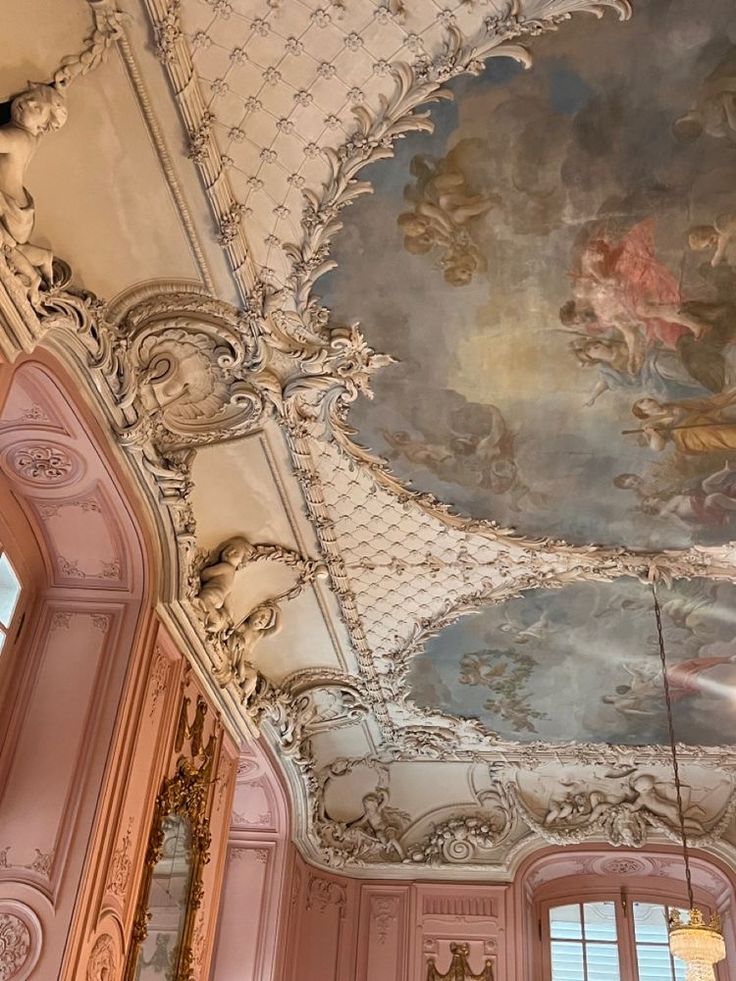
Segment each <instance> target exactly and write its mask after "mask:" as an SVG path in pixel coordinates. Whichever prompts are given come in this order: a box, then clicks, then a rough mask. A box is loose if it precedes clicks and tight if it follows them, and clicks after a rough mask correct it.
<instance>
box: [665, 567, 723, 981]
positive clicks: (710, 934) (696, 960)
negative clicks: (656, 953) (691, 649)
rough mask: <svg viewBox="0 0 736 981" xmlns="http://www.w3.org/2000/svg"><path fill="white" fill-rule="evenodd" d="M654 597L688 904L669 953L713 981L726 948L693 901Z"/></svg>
mask: <svg viewBox="0 0 736 981" xmlns="http://www.w3.org/2000/svg"><path fill="white" fill-rule="evenodd" d="M652 593H653V594H654V615H655V617H656V619H657V638H658V640H659V659H660V661H661V663H662V678H663V684H664V701H665V706H666V709H667V725H668V729H669V738H670V752H671V754H672V772H673V774H674V778H675V791H676V793H677V814H678V817H679V819H680V840H681V841H682V856H683V859H684V862H685V881H686V883H687V897H688V904H689V911H688V918H687V922H686V923H684V922H683V921H682V918H681V917H680V913H679V910H673V911H672V913H671V914H670V950H671V951H672V954H673V956H674V957H679V958H680V960H682V961H684V962H685V964H686V965H687V973H686V975H685V977H686V981H715V977H716V975H715V971H714V970H713V965H714V964H717V963H718V962H719V961H722V960H723V958H724V957H725V956H726V945H725V942H724V940H723V933H722V932H721V918H720V917H719V915H718V914H717V913H714V914H713V916H712V917H711V918H710V919H709V920H706V917H705V915H704V914H703V911H702V910H700V909H698V907H697V906H696V905H695V903H694V901H693V885H692V878H691V875H690V851H689V849H688V843H687V835H686V833H685V809H684V807H683V805H682V785H681V783H680V767H679V763H678V759H677V744H676V743H675V728H674V725H673V722H672V700H671V698H670V683H669V678H668V677H667V658H666V655H665V648H664V633H663V630H662V613H661V610H660V608H659V600H658V599H657V590H656V587H655V585H654V583H652Z"/></svg>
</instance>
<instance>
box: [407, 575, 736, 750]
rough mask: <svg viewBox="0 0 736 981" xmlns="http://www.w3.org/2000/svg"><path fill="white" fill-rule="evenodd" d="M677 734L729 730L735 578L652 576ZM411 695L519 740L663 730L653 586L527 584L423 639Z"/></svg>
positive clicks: (619, 739) (593, 738)
mask: <svg viewBox="0 0 736 981" xmlns="http://www.w3.org/2000/svg"><path fill="white" fill-rule="evenodd" d="M659 600H660V604H661V607H662V616H663V628H664V637H665V643H666V646H667V653H668V664H669V667H668V680H669V683H670V691H671V697H672V699H673V703H674V719H675V726H676V730H677V734H678V739H679V740H680V741H681V742H684V743H690V744H693V745H723V744H726V743H734V742H736V715H735V714H734V690H736V615H735V614H734V609H736V587H734V586H733V585H731V584H730V583H715V582H709V581H707V580H694V581H692V582H678V583H677V584H675V585H674V586H672V587H669V588H665V587H660V590H659ZM409 684H410V688H411V697H412V698H413V699H414V701H416V702H417V703H418V704H419V705H420V706H423V707H425V708H429V709H434V708H437V707H439V708H441V709H442V711H444V712H447V713H448V714H451V715H459V716H463V717H469V718H477V719H480V720H481V722H482V723H483V724H484V725H485V727H486V728H487V729H488V730H489V731H491V732H495V733H498V734H499V735H500V736H501V737H503V738H505V739H510V740H519V741H521V742H534V741H538V740H543V741H545V742H558V743H564V742H568V741H571V740H572V741H576V742H583V743H598V742H602V743H616V744H629V745H656V744H662V743H666V742H667V738H668V737H667V721H666V716H665V712H664V704H663V699H662V672H661V667H660V660H659V648H658V646H657V635H656V623H655V619H654V612H653V605H652V593H651V589H650V588H649V587H648V586H646V585H644V584H643V583H641V582H639V581H638V580H637V579H632V578H629V577H624V578H621V579H618V580H616V582H614V583H597V582H586V583H579V584H576V585H572V586H567V587H566V588H565V589H563V590H555V591H550V590H533V591H530V592H529V593H527V594H526V595H524V596H523V597H521V598H519V599H513V600H510V601H508V602H507V603H504V604H502V605H499V606H494V607H490V608H487V609H485V610H483V611H482V612H481V613H479V614H477V615H475V616H469V617H464V618H463V619H461V620H460V621H458V622H457V623H455V624H453V625H452V626H451V627H449V628H447V629H446V630H444V631H443V632H442V633H441V634H439V636H436V637H432V638H430V640H429V641H428V642H427V645H426V649H425V651H424V652H423V653H422V654H420V655H419V656H417V657H416V658H415V660H414V662H413V665H412V669H411V673H410V675H409Z"/></svg>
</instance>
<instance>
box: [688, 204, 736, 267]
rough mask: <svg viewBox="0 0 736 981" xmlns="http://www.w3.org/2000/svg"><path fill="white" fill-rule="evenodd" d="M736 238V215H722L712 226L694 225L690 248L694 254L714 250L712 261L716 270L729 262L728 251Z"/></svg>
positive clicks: (689, 233)
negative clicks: (735, 237)
mask: <svg viewBox="0 0 736 981" xmlns="http://www.w3.org/2000/svg"><path fill="white" fill-rule="evenodd" d="M734 236H736V214H727V215H720V216H719V217H718V218H716V220H715V221H714V222H713V224H712V225H693V227H692V228H691V229H690V231H689V232H688V235H687V240H688V244H689V246H690V248H691V249H692V250H693V251H694V252H706V251H708V250H709V249H713V256H712V258H711V260H710V264H711V266H712V267H713V268H714V269H715V267H716V266H719V265H721V263H724V262H726V261H727V254H726V253H727V251H728V248H729V246H730V244H731V242H732V241H733V238H734Z"/></svg>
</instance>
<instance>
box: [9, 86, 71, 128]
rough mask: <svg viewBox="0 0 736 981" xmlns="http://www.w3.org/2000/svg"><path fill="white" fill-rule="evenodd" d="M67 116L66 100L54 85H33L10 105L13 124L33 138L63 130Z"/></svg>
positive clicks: (17, 96)
mask: <svg viewBox="0 0 736 981" xmlns="http://www.w3.org/2000/svg"><path fill="white" fill-rule="evenodd" d="M67 115H68V113H67V107H66V99H65V97H64V96H63V95H62V93H61V92H60V91H59V90H58V89H56V88H54V86H53V85H31V86H30V87H29V88H28V89H26V91H25V92H21V93H20V95H16V97H15V98H14V99H13V100H12V101H11V103H10V118H11V120H12V122H13V123H14V124H15V125H16V126H17V127H18V128H19V129H24V130H26V132H28V133H30V134H31V136H40V135H41V134H42V133H51V132H53V131H54V130H57V129H61V127H62V126H63V125H64V123H65V122H66V120H67Z"/></svg>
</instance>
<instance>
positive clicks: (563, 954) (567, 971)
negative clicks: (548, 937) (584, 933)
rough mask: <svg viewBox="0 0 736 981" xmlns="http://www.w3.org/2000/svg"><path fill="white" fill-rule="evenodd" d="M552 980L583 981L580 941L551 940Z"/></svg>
mask: <svg viewBox="0 0 736 981" xmlns="http://www.w3.org/2000/svg"><path fill="white" fill-rule="evenodd" d="M552 981H585V968H584V967H583V945H582V943H561V942H560V941H554V940H553V941H552Z"/></svg>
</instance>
